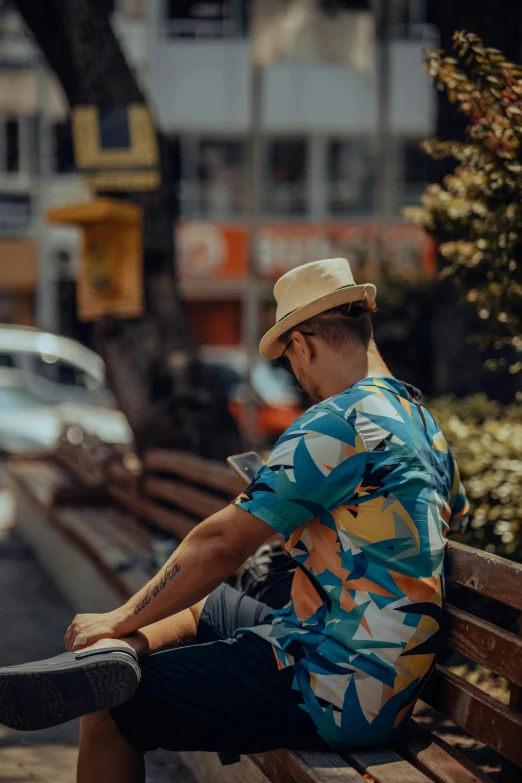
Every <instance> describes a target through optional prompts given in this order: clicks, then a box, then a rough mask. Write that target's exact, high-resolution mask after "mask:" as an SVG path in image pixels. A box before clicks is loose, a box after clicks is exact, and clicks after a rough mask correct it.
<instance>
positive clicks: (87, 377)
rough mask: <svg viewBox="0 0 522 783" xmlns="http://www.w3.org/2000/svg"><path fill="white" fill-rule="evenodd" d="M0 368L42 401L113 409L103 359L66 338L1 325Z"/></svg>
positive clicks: (20, 327)
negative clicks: (10, 372) (18, 377)
mask: <svg viewBox="0 0 522 783" xmlns="http://www.w3.org/2000/svg"><path fill="white" fill-rule="evenodd" d="M1 367H4V368H11V369H13V370H17V371H19V372H20V373H21V374H22V376H23V383H22V386H23V387H25V388H26V389H29V390H31V391H32V392H34V393H35V394H36V395H37V396H38V397H40V398H41V399H42V400H43V401H47V402H66V401H70V402H82V403H88V404H94V405H102V406H107V407H114V405H115V399H114V396H113V394H112V392H111V391H110V389H109V388H108V387H107V385H106V380H105V364H104V362H103V359H102V358H101V357H100V356H98V354H96V353H94V351H91V350H90V349H89V348H86V347H85V346H84V345H81V343H78V342H76V340H71V339H70V338H69V337H62V336H61V335H56V334H51V333H50V332H42V331H40V329H34V328H32V327H29V326H11V325H7V324H1V325H0V368H1Z"/></svg>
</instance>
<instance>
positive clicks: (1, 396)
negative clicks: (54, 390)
mask: <svg viewBox="0 0 522 783" xmlns="http://www.w3.org/2000/svg"><path fill="white" fill-rule="evenodd" d="M36 405H45V400H42V398H41V397H38V396H37V395H36V394H33V392H31V391H29V389H24V388H23V387H21V386H20V387H18V386H7V387H4V388H1V387H0V411H10V410H12V411H15V410H20V408H34V407H35V406H36Z"/></svg>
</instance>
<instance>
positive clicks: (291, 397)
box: [200, 346, 302, 441]
mask: <svg viewBox="0 0 522 783" xmlns="http://www.w3.org/2000/svg"><path fill="white" fill-rule="evenodd" d="M200 358H201V359H202V361H203V362H204V363H205V364H206V365H207V366H208V367H209V369H210V370H211V371H212V373H213V375H214V377H215V378H216V380H217V382H218V383H219V385H220V386H221V389H222V391H223V393H224V395H225V397H226V399H227V400H228V406H229V409H230V412H231V413H232V415H233V416H234V418H235V419H236V421H237V423H238V425H239V426H240V427H241V426H242V425H243V424H244V419H245V415H246V400H247V387H246V374H247V368H248V362H247V357H246V354H245V352H244V351H242V350H241V349H238V348H228V347H227V348H225V347H215V346H205V347H203V348H202V349H201V350H200ZM252 385H253V389H254V401H255V405H256V425H257V429H258V431H259V432H260V433H261V435H262V436H263V437H264V438H266V440H270V441H271V440H274V438H277V437H278V436H279V435H281V433H283V432H284V431H285V430H286V429H287V427H289V426H290V424H292V422H293V421H295V419H296V418H297V417H298V416H300V415H301V413H302V407H301V404H300V397H299V394H298V392H297V389H296V387H295V383H294V381H293V379H292V377H291V376H290V375H289V374H288V373H287V372H285V370H283V369H282V368H280V367H277V365H275V364H274V363H273V362H269V361H267V360H266V359H262V358H261V357H259V359H258V360H257V361H256V363H255V365H254V368H253V372H252Z"/></svg>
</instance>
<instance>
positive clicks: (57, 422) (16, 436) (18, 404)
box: [0, 367, 132, 454]
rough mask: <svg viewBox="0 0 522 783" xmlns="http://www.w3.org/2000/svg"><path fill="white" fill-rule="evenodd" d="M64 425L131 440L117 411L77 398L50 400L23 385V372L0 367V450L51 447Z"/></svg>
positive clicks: (15, 451) (117, 440) (21, 451)
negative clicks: (77, 400) (58, 400)
mask: <svg viewBox="0 0 522 783" xmlns="http://www.w3.org/2000/svg"><path fill="white" fill-rule="evenodd" d="M65 425H71V426H73V425H76V426H78V427H80V428H81V429H82V430H83V431H84V432H88V433H90V434H93V435H96V436H98V437H99V438H101V439H102V440H104V441H106V442H108V443H123V444H127V443H131V442H132V431H131V429H130V427H129V424H128V422H127V419H126V418H125V416H124V415H123V413H122V412H121V411H118V410H113V409H111V408H108V407H106V406H102V405H90V404H88V403H81V402H68V401H65V402H56V401H53V402H51V401H49V400H47V399H45V398H43V397H42V396H40V395H39V394H38V393H37V392H36V391H34V390H33V389H29V388H27V387H26V386H25V376H24V373H23V372H21V371H20V370H16V369H10V368H5V367H4V368H0V453H3V454H6V453H9V454H24V453H32V452H45V451H49V450H52V449H53V448H54V446H55V445H56V443H57V441H58V438H59V437H60V434H61V432H62V430H63V428H64V426H65Z"/></svg>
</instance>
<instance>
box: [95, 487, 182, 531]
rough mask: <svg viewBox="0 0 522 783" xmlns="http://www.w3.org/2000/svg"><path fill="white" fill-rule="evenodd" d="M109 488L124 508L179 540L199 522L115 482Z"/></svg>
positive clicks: (110, 493) (112, 495)
mask: <svg viewBox="0 0 522 783" xmlns="http://www.w3.org/2000/svg"><path fill="white" fill-rule="evenodd" d="M107 489H108V492H109V495H110V496H111V497H112V498H114V500H116V501H117V502H118V503H120V504H121V505H122V506H123V507H124V508H128V509H129V511H132V512H133V513H134V514H136V515H137V516H138V517H140V518H141V519H143V520H144V521H145V522H148V523H149V524H150V525H154V526H155V527H158V528H160V530H164V531H165V532H166V533H171V534H172V535H174V536H175V537H176V538H177V539H178V540H179V541H181V540H182V539H184V538H185V536H187V535H188V534H189V533H190V531H191V530H193V529H194V527H195V526H196V524H197V523H196V522H194V521H193V520H191V519H189V518H188V517H187V516H185V515H184V514H178V513H177V512H176V511H171V510H170V509H166V508H161V506H158V505H157V504H156V503H153V502H152V501H150V500H146V499H145V498H143V497H141V496H140V495H138V494H136V493H134V492H130V491H129V490H126V489H122V488H121V487H118V486H115V485H114V484H109V485H108V487H107Z"/></svg>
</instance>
